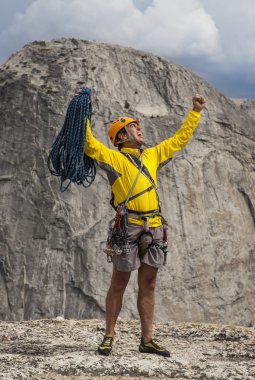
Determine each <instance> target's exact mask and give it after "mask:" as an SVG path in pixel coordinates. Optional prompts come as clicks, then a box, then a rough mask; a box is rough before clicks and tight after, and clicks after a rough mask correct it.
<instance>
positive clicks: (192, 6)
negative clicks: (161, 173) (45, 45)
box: [0, 0, 255, 97]
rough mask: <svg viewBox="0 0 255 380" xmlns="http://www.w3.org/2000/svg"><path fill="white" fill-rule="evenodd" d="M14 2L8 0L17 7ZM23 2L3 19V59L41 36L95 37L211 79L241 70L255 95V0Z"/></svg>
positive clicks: (8, 4) (240, 80)
mask: <svg viewBox="0 0 255 380" xmlns="http://www.w3.org/2000/svg"><path fill="white" fill-rule="evenodd" d="M14 1H16V0H9V1H8V2H6V3H5V7H6V8H8V7H11V9H12V11H13V10H14V6H13V4H14ZM20 1H21V2H22V4H23V9H24V10H23V11H22V10H21V5H20V4H21V3H19V7H18V8H17V10H19V13H16V14H14V11H13V14H14V16H13V19H12V22H11V23H9V26H8V27H7V26H6V25H7V23H6V22H4V23H3V22H2V23H0V54H2V57H1V56H0V61H3V60H4V58H5V59H6V58H7V56H8V55H10V54H11V53H13V52H15V50H17V49H19V48H21V47H22V46H23V45H24V44H25V43H27V42H29V41H33V40H36V39H37V40H38V39H52V38H60V37H75V38H82V39H91V40H97V41H104V42H109V43H118V44H121V45H124V46H132V47H134V48H138V49H141V50H147V51H150V52H153V53H156V54H159V55H162V56H165V57H167V58H169V59H172V60H174V61H176V62H179V63H181V64H184V65H185V66H187V67H190V68H191V69H192V70H193V71H196V72H197V73H198V74H200V75H202V76H203V77H204V78H206V79H209V81H211V80H212V79H213V78H215V77H216V76H217V75H218V78H221V79H220V82H221V81H222V78H223V80H224V76H228V83H229V84H230V83H231V82H232V80H231V78H230V75H232V78H233V83H234V81H235V77H238V83H237V84H236V86H240V83H242V84H244V85H245V83H246V82H247V85H249V86H250V91H253V92H254V97H255V89H254V90H252V89H251V85H250V83H251V82H252V78H253V77H255V23H254V20H253V19H254V14H255V1H254V0H242V1H240V0H232V1H231V2H230V1H225V2H224V1H222V0H178V1H177V0H107V1H105V0H54V1H53V0H30V1H29V0H20ZM11 4H12V6H11ZM25 4H26V8H24V7H25ZM27 4H28V5H27ZM7 13H8V12H7ZM9 13H10V12H9ZM0 21H1V15H0ZM1 26H2V28H3V27H4V28H5V29H4V30H2V31H1ZM248 81H249V83H248ZM244 85H243V86H244Z"/></svg>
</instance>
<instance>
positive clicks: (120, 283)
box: [111, 278, 129, 293]
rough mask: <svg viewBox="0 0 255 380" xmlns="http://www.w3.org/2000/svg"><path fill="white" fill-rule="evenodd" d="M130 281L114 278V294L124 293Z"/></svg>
mask: <svg viewBox="0 0 255 380" xmlns="http://www.w3.org/2000/svg"><path fill="white" fill-rule="evenodd" d="M128 280H129V279H127V278H112V282H111V290H112V291H113V292H114V293H120V292H123V291H124V290H125V289H126V286H127V284H128Z"/></svg>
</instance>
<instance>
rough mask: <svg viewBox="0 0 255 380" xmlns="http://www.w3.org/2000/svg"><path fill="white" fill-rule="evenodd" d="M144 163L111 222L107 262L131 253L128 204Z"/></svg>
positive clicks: (106, 251)
mask: <svg viewBox="0 0 255 380" xmlns="http://www.w3.org/2000/svg"><path fill="white" fill-rule="evenodd" d="M142 168H143V163H142V162H141V166H140V168H139V170H138V173H137V175H136V177H135V180H134V182H133V185H132V186H131V189H130V191H129V193H128V196H127V198H126V200H125V201H124V202H122V203H121V204H120V205H118V207H117V208H116V215H115V218H114V219H113V221H111V222H110V228H109V233H108V239H107V245H106V248H105V250H104V252H105V253H106V255H107V261H108V262H112V257H113V256H115V255H121V254H122V253H123V252H129V245H128V242H127V234H128V209H127V206H126V205H127V203H128V202H129V200H130V199H131V195H132V193H133V190H134V188H135V185H136V184H137V181H138V178H139V176H140V174H141V171H142Z"/></svg>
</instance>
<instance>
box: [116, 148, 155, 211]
mask: <svg viewBox="0 0 255 380" xmlns="http://www.w3.org/2000/svg"><path fill="white" fill-rule="evenodd" d="M121 153H122V154H123V155H124V156H125V157H127V159H128V160H129V161H130V162H131V163H132V164H133V165H134V166H135V167H136V168H137V169H138V170H141V166H142V170H141V173H142V174H143V175H144V176H145V177H146V178H147V179H148V180H149V181H150V183H151V185H152V186H150V187H148V188H147V189H145V190H143V191H141V192H140V193H137V194H135V195H133V196H132V197H130V198H129V200H128V201H131V200H134V199H135V198H137V197H139V196H140V195H143V194H145V193H147V192H148V191H151V190H152V189H154V190H155V192H156V195H157V198H158V193H157V188H156V185H155V182H154V179H153V178H152V176H151V174H150V172H149V170H148V169H147V168H146V166H145V165H144V164H142V162H141V161H140V160H139V158H137V157H135V156H132V157H131V155H130V154H129V153H125V152H121ZM124 202H125V201H124ZM124 202H123V203H124ZM158 204H159V199H158ZM110 205H111V206H112V207H113V208H114V209H115V210H116V207H115V206H114V194H113V192H112V196H111V200H110ZM153 211H155V210H153ZM149 212H150V211H149ZM146 213H148V211H147V212H146ZM139 214H140V213H139Z"/></svg>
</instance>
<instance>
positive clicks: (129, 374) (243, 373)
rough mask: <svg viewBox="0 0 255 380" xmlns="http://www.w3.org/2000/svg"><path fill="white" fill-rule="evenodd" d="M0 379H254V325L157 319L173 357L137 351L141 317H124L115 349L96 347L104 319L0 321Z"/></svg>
mask: <svg viewBox="0 0 255 380" xmlns="http://www.w3.org/2000/svg"><path fill="white" fill-rule="evenodd" d="M0 327H1V332H0V365H1V373H0V379H3V380H15V379H23V380H30V379H33V380H71V379H77V380H82V379H84V380H85V379H95V378H96V379H102V378H104V379H108V380H115V379H116V380H124V379H130V378H131V379H132V378H136V379H137V378H138V379H139V378H140V379H145V378H150V379H159V378H160V379H176V380H182V379H190V380H195V379H203V380H239V379H240V380H244V379H245V380H253V379H254V376H255V353H254V343H255V331H254V329H253V328H244V327H240V326H227V325H212V324H192V323H180V324H175V323H162V322H161V323H160V322H158V323H155V326H154V333H155V338H156V339H157V340H158V341H159V342H160V343H162V344H164V345H165V346H167V347H168V348H169V349H171V357H170V358H163V357H160V356H155V355H150V354H141V353H139V352H138V345H139V339H140V326H139V322H138V321H134V320H132V321H125V320H121V321H120V322H119V324H118V327H117V333H116V339H115V342H114V348H113V352H112V354H111V355H110V356H109V357H102V356H100V355H98V353H97V345H98V344H99V342H100V341H101V339H102V336H103V323H102V321H99V320H90V321H89V320H87V321H77V320H63V319H61V318H57V319H55V320H40V321H26V322H12V323H10V322H3V321H2V322H0Z"/></svg>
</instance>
